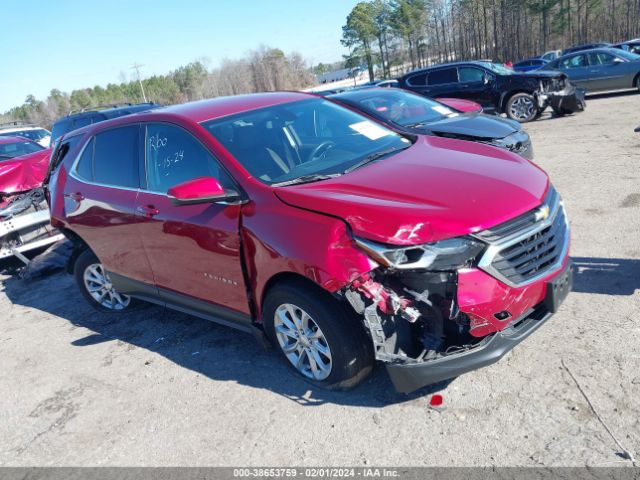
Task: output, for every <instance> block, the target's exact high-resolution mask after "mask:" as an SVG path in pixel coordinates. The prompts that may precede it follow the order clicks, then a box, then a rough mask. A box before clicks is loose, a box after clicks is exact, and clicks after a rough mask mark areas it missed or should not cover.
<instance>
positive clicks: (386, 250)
mask: <svg viewBox="0 0 640 480" xmlns="http://www.w3.org/2000/svg"><path fill="white" fill-rule="evenodd" d="M50 169H51V170H50V177H49V181H48V184H49V187H48V188H49V192H48V196H49V201H50V207H51V216H52V222H53V225H54V226H55V227H57V228H59V229H60V230H61V231H62V232H64V234H65V235H66V236H67V237H68V238H69V239H70V240H71V241H72V242H73V243H74V245H75V247H76V248H75V254H74V255H73V258H72V265H71V266H70V268H71V271H72V272H73V273H74V275H75V277H76V279H77V282H78V285H79V287H80V289H81V291H82V294H83V295H84V297H85V298H86V299H87V301H88V302H89V303H91V304H92V305H93V306H94V307H96V308H97V309H99V310H101V311H105V312H119V311H123V310H127V309H131V308H133V307H135V306H136V305H138V304H140V303H143V302H152V303H156V304H160V305H163V306H166V307H169V308H174V309H176V310H180V311H182V312H188V313H190V314H193V315H196V316H199V317H202V318H205V319H208V320H213V321H215V322H219V323H222V324H225V325H229V326H233V327H236V328H239V329H241V330H245V331H248V332H253V333H254V334H256V335H259V336H262V335H266V337H267V339H268V340H269V341H270V342H271V343H272V344H273V345H274V346H275V348H277V349H278V350H279V351H280V353H281V354H282V356H283V357H284V358H285V359H286V360H287V361H288V362H289V363H290V364H291V365H292V366H293V368H294V369H295V370H297V371H298V372H299V373H300V374H301V375H302V376H304V377H305V378H307V379H308V380H309V381H311V382H313V383H314V384H316V385H318V386H323V387H327V388H341V389H346V388H349V387H352V386H355V385H356V384H358V383H359V382H361V381H362V380H363V379H364V378H365V377H366V376H367V374H368V373H369V372H370V371H371V369H372V367H373V364H374V361H375V360H379V361H382V362H384V363H385V364H386V367H387V370H388V372H389V375H390V377H391V379H392V381H393V384H394V386H395V387H396V389H397V390H398V391H401V392H409V391H413V390H415V389H418V388H420V387H421V386H423V385H427V384H431V383H435V382H438V381H441V380H444V379H448V378H452V377H455V376H457V375H460V374H462V373H465V372H468V371H470V370H473V369H476V368H479V367H482V366H485V365H488V364H490V363H493V362H495V361H497V360H498V359H500V358H501V357H502V356H503V355H504V354H505V353H506V352H508V351H509V350H510V349H511V348H513V347H514V346H515V345H516V344H518V343H519V342H520V341H522V340H523V339H524V338H526V337H527V336H528V335H529V334H531V333H532V332H533V331H535V330H536V329H537V328H538V327H540V326H541V325H542V324H543V323H544V322H545V321H546V320H547V319H548V318H549V317H550V316H551V314H552V313H554V312H555V311H556V310H557V309H558V306H559V305H560V303H561V302H562V301H563V300H564V299H565V297H566V295H567V293H568V292H569V291H570V289H571V283H572V270H571V265H570V260H569V257H568V250H569V227H568V221H567V217H566V215H565V212H564V207H563V203H562V201H561V199H560V195H559V194H558V193H557V192H556V190H555V189H554V188H553V186H552V185H551V184H550V183H549V179H548V177H547V175H546V174H545V173H544V172H543V171H542V170H541V169H539V168H538V167H536V166H535V165H533V164H532V163H531V162H529V161H528V160H526V159H524V158H522V157H520V156H518V155H517V154H514V153H511V152H508V151H506V150H503V149H498V148H495V147H492V146H489V145H484V144H478V143H472V142H466V141H462V140H453V139H447V138H439V137H429V136H410V135H400V134H398V133H396V132H393V131H391V130H389V129H387V128H386V127H384V126H383V125H381V124H378V123H375V122H374V121H372V120H371V119H369V118H367V117H364V116H361V115H359V114H358V113H355V112H354V111H352V110H348V109H346V108H344V107H342V106H339V105H337V104H335V103H333V102H331V101H330V100H326V99H322V98H318V97H316V96H311V95H307V94H304V93H290V92H289V93H287V92H281V93H265V94H256V95H244V96H236V97H227V98H216V99H213V100H205V101H200V102H194V103H187V104H184V105H177V106H173V107H168V108H160V109H156V110H152V111H148V112H144V113H139V114H132V115H129V116H126V117H121V118H117V119H113V120H108V121H105V122H101V123H99V124H96V125H91V126H88V127H84V128H82V129H80V130H76V131H73V132H70V133H68V134H67V135H66V136H64V137H63V138H62V139H61V140H60V142H58V144H57V146H56V150H55V151H54V153H53V155H52V159H51V165H50Z"/></svg>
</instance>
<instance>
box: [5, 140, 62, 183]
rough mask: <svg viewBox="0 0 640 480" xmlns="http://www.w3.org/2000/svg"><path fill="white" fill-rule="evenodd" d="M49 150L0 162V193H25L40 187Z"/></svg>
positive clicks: (47, 163) (49, 153)
mask: <svg viewBox="0 0 640 480" xmlns="http://www.w3.org/2000/svg"><path fill="white" fill-rule="evenodd" d="M50 156H51V149H50V148H47V149H45V150H40V151H38V152H33V153H29V154H27V155H22V156H21V157H16V158H12V159H10V160H2V161H0V193H18V192H26V191H27V190H32V189H34V188H37V187H39V186H40V185H42V181H43V180H44V177H45V175H46V174H47V168H48V167H49V157H50Z"/></svg>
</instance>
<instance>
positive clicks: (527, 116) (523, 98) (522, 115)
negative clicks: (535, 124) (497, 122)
mask: <svg viewBox="0 0 640 480" xmlns="http://www.w3.org/2000/svg"><path fill="white" fill-rule="evenodd" d="M506 113H507V117H509V118H510V119H511V120H515V121H517V122H520V123H527V122H530V121H532V120H535V119H536V118H537V117H538V106H537V105H536V99H535V98H534V97H533V95H530V94H528V93H516V94H515V95H512V96H511V97H510V98H509V100H507V108H506Z"/></svg>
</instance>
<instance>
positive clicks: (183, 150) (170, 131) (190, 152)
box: [145, 123, 232, 193]
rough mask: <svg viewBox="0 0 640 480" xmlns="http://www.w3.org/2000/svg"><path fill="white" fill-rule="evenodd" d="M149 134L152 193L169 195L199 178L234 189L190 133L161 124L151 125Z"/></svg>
mask: <svg viewBox="0 0 640 480" xmlns="http://www.w3.org/2000/svg"><path fill="white" fill-rule="evenodd" d="M146 130H147V134H146V142H145V145H146V146H145V150H146V155H145V156H146V165H147V189H148V190H150V191H152V192H159V193H166V192H167V190H169V188H171V187H173V186H175V185H178V184H179V183H182V182H186V181H187V180H192V179H194V178H198V177H214V178H216V179H217V180H218V181H219V182H220V184H221V185H222V186H223V187H231V186H232V185H231V182H230V180H229V177H228V176H227V174H226V172H225V171H224V170H223V169H222V168H221V167H220V164H219V163H218V162H217V160H216V159H215V158H213V156H212V155H211V154H210V153H209V151H208V150H207V149H205V148H204V147H203V146H202V144H201V143H200V142H199V141H198V140H196V139H195V138H194V137H193V136H192V135H191V134H190V133H189V132H187V131H185V130H183V129H181V128H179V127H174V126H171V125H165V124H161V123H156V124H149V125H147V129H146Z"/></svg>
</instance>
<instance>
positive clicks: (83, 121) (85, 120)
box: [73, 117, 92, 130]
mask: <svg viewBox="0 0 640 480" xmlns="http://www.w3.org/2000/svg"><path fill="white" fill-rule="evenodd" d="M91 123H92V122H91V117H80V118H76V119H75V120H74V121H73V130H76V129H78V128H82V127H86V126H87V125H91Z"/></svg>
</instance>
